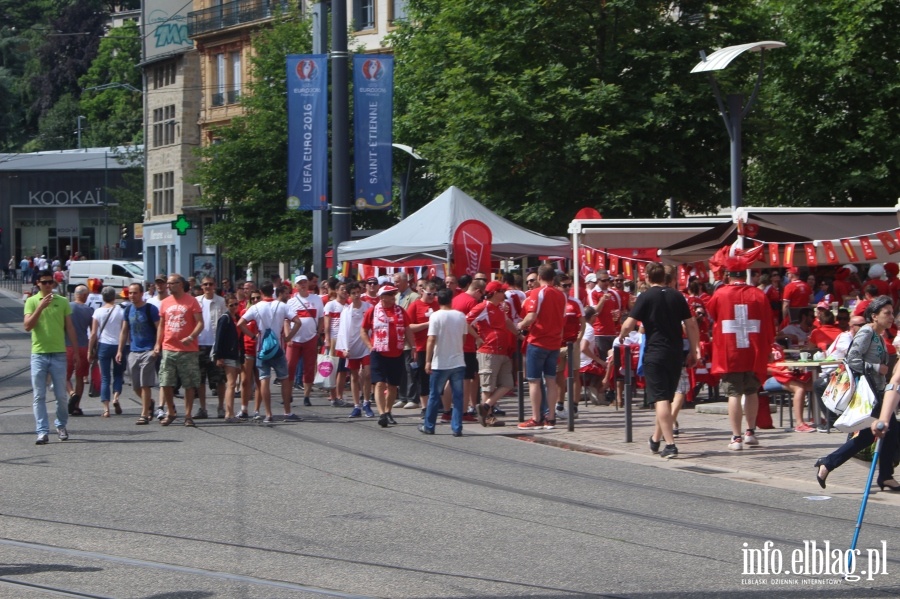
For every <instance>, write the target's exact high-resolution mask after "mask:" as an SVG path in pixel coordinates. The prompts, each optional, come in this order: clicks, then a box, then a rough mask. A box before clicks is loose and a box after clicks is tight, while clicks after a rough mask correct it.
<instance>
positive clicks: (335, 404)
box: [330, 398, 347, 408]
mask: <svg viewBox="0 0 900 599" xmlns="http://www.w3.org/2000/svg"><path fill="white" fill-rule="evenodd" d="M330 403H331V407H332V408H343V407H346V406H347V402H345V401H344V400H343V399H340V398H338V399H334V400H332V401H331V402H330Z"/></svg>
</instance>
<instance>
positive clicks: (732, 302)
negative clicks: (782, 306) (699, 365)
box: [706, 285, 775, 381]
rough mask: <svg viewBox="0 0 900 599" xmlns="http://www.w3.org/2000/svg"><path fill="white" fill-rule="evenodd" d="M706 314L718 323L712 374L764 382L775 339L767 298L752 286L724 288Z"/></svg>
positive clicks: (714, 295)
mask: <svg viewBox="0 0 900 599" xmlns="http://www.w3.org/2000/svg"><path fill="white" fill-rule="evenodd" d="M706 312H707V314H709V316H710V318H712V319H713V320H714V321H715V323H716V324H715V328H714V329H713V353H712V355H713V364H712V373H713V374H725V373H730V372H754V373H755V374H756V376H757V378H759V380H761V381H762V380H765V379H766V366H767V363H768V361H769V350H770V348H771V346H772V342H773V341H774V339H775V328H774V320H773V318H772V310H771V308H770V307H769V301H768V300H767V299H766V295H765V294H764V293H763V292H762V291H761V290H759V289H757V288H756V287H752V286H750V285H724V286H722V287H720V288H719V289H718V290H717V291H716V292H715V293H714V294H713V296H712V298H710V300H709V302H707V304H706Z"/></svg>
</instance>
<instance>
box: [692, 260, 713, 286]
mask: <svg viewBox="0 0 900 599" xmlns="http://www.w3.org/2000/svg"><path fill="white" fill-rule="evenodd" d="M693 273H694V275H696V277H697V279H699V281H700V282H701V283H707V282H708V281H709V269H708V268H707V267H706V262H694V270H693Z"/></svg>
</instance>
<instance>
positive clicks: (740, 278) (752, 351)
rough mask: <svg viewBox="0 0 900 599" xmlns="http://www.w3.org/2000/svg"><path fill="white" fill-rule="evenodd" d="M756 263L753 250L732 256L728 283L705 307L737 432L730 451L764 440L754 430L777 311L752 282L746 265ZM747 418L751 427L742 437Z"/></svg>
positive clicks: (717, 369) (717, 368)
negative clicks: (751, 284) (743, 400)
mask: <svg viewBox="0 0 900 599" xmlns="http://www.w3.org/2000/svg"><path fill="white" fill-rule="evenodd" d="M760 247H762V246H760ZM754 261H755V256H753V255H752V253H751V254H743V255H738V256H731V257H729V258H728V259H727V260H726V261H725V270H726V272H727V274H728V278H729V281H728V284H727V285H722V286H721V287H719V289H718V290H717V291H716V292H715V293H714V294H713V296H712V298H711V299H710V300H709V303H707V305H706V310H707V313H708V314H709V315H710V317H711V318H713V320H715V323H716V324H715V328H714V329H713V362H712V373H713V374H717V375H720V376H721V377H722V382H723V383H725V393H726V395H727V396H728V419H729V421H730V423H731V433H732V437H731V443H729V445H728V449H731V450H740V449H743V448H744V445H745V444H746V445H758V444H759V441H757V439H756V432H755V431H756V414H757V409H758V406H757V400H758V396H757V392H758V391H759V386H760V383H761V381H764V380H766V365H767V362H768V359H769V350H770V348H771V347H772V342H773V341H774V339H775V330H774V326H773V322H772V312H771V308H770V307H769V302H768V300H767V299H766V296H765V294H764V293H763V292H762V291H761V290H759V289H757V288H756V287H752V286H750V285H747V268H748V267H749V266H750V264H752V263H753V262H754ZM804 285H805V283H804ZM742 395H743V396H744V398H745V402H744V408H743V410H742V408H741V396H742ZM744 416H746V420H747V429H746V432H745V433H744V435H743V436H742V435H741V420H742V418H743V417H744Z"/></svg>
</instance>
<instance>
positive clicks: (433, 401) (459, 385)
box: [424, 366, 466, 433]
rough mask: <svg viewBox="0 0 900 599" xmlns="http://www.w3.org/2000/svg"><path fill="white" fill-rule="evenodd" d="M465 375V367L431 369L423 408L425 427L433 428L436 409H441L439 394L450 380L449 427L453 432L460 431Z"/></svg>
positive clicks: (435, 419)
mask: <svg viewBox="0 0 900 599" xmlns="http://www.w3.org/2000/svg"><path fill="white" fill-rule="evenodd" d="M465 376H466V367H465V366H460V367H459V368H451V369H449V370H432V371H431V389H430V393H429V395H428V407H427V408H425V424H424V426H425V429H426V430H429V431H433V430H434V425H435V424H437V415H438V410H440V409H441V395H443V393H444V386H445V385H446V384H447V381H450V392H451V394H452V395H453V415H452V417H451V419H450V428H451V430H453V432H454V433H457V432H459V433H461V432H462V417H463V379H464V378H465Z"/></svg>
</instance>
